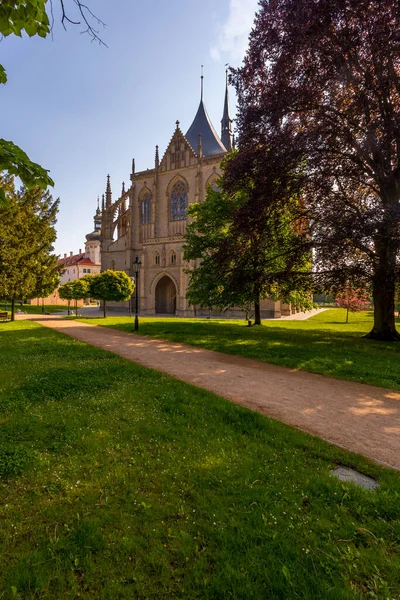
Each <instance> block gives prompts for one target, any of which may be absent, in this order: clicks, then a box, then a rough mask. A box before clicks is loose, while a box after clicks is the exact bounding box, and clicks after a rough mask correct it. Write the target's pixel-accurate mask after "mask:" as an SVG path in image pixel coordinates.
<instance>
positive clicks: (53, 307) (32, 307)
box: [0, 301, 68, 315]
mask: <svg viewBox="0 0 400 600" xmlns="http://www.w3.org/2000/svg"><path fill="white" fill-rule="evenodd" d="M67 308H68V307H67V306H63V305H61V304H45V305H44V310H45V312H46V313H57V312H61V311H64V310H67ZM3 310H4V311H5V310H7V312H8V313H9V314H10V315H11V303H10V302H4V301H2V302H0V311H3ZM18 310H20V311H22V312H26V313H28V315H37V314H41V313H42V305H41V304H40V305H37V304H22V306H21V304H20V303H19V302H18V303H16V304H15V312H17V311H18Z"/></svg>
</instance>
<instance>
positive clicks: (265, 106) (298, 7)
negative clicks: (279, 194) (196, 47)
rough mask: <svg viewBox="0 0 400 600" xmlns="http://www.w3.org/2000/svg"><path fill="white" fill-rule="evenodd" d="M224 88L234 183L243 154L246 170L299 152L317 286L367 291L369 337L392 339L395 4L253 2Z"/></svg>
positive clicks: (376, 0)
mask: <svg viewBox="0 0 400 600" xmlns="http://www.w3.org/2000/svg"><path fill="white" fill-rule="evenodd" d="M232 81H233V83H234V84H235V86H236V90H237V95H238V107H239V111H238V113H239V114H238V121H237V126H238V133H239V136H238V141H239V147H240V152H239V155H238V162H237V165H236V174H237V176H239V177H240V176H242V171H243V162H242V163H241V162H240V161H239V159H240V155H241V153H244V154H245V155H246V157H247V163H248V164H250V163H251V157H252V155H254V156H256V155H257V152H258V150H257V149H259V148H260V147H270V148H273V149H275V151H276V152H277V153H278V154H279V155H281V156H282V157H284V156H285V154H287V155H288V156H289V157H290V158H289V160H290V161H293V156H294V155H296V154H297V160H298V165H299V169H298V172H297V177H298V181H299V182H300V181H301V187H302V194H301V195H302V198H303V201H304V218H305V219H306V220H307V223H308V226H309V229H310V238H309V239H310V240H311V242H312V245H313V247H314V254H313V276H314V282H315V284H317V286H320V287H325V289H329V288H330V287H333V286H336V287H338V286H343V285H344V284H345V283H346V282H348V281H350V282H352V285H355V286H356V287H364V288H365V287H368V286H369V287H370V288H371V291H372V296H373V302H374V325H373V328H372V331H371V332H370V333H369V334H368V336H367V337H370V338H372V339H377V340H397V341H398V340H400V335H399V333H398V332H397V331H396V327H395V289H396V283H397V282H398V281H399V270H400V268H399V253H400V4H399V2H398V0H385V2H381V1H380V0H329V1H326V0H269V1H268V0H260V9H259V12H258V15H257V17H256V20H255V24H254V28H253V30H252V32H251V34H250V39H249V48H248V51H247V54H246V57H245V60H244V63H243V66H242V67H241V68H239V69H237V70H233V72H232ZM245 162H246V161H245ZM232 176H235V166H234V165H232Z"/></svg>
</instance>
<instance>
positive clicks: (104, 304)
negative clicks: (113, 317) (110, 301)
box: [103, 300, 107, 318]
mask: <svg viewBox="0 0 400 600" xmlns="http://www.w3.org/2000/svg"><path fill="white" fill-rule="evenodd" d="M103 316H104V318H106V317H107V314H106V301H105V300H103Z"/></svg>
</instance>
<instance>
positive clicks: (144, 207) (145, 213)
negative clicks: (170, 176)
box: [142, 195, 151, 225]
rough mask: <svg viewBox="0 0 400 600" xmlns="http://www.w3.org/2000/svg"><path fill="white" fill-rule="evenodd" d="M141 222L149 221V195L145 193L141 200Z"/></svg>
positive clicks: (144, 223) (146, 222) (145, 223)
mask: <svg viewBox="0 0 400 600" xmlns="http://www.w3.org/2000/svg"><path fill="white" fill-rule="evenodd" d="M142 223H143V225H147V224H148V223H151V196H150V195H146V196H145V197H144V198H143V200H142Z"/></svg>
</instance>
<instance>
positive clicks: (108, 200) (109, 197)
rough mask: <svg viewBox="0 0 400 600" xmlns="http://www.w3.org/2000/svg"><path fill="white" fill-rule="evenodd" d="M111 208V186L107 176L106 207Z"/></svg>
mask: <svg viewBox="0 0 400 600" xmlns="http://www.w3.org/2000/svg"><path fill="white" fill-rule="evenodd" d="M109 206H111V184H110V176H109V175H107V187H106V207H107V208H108V207H109Z"/></svg>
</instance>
